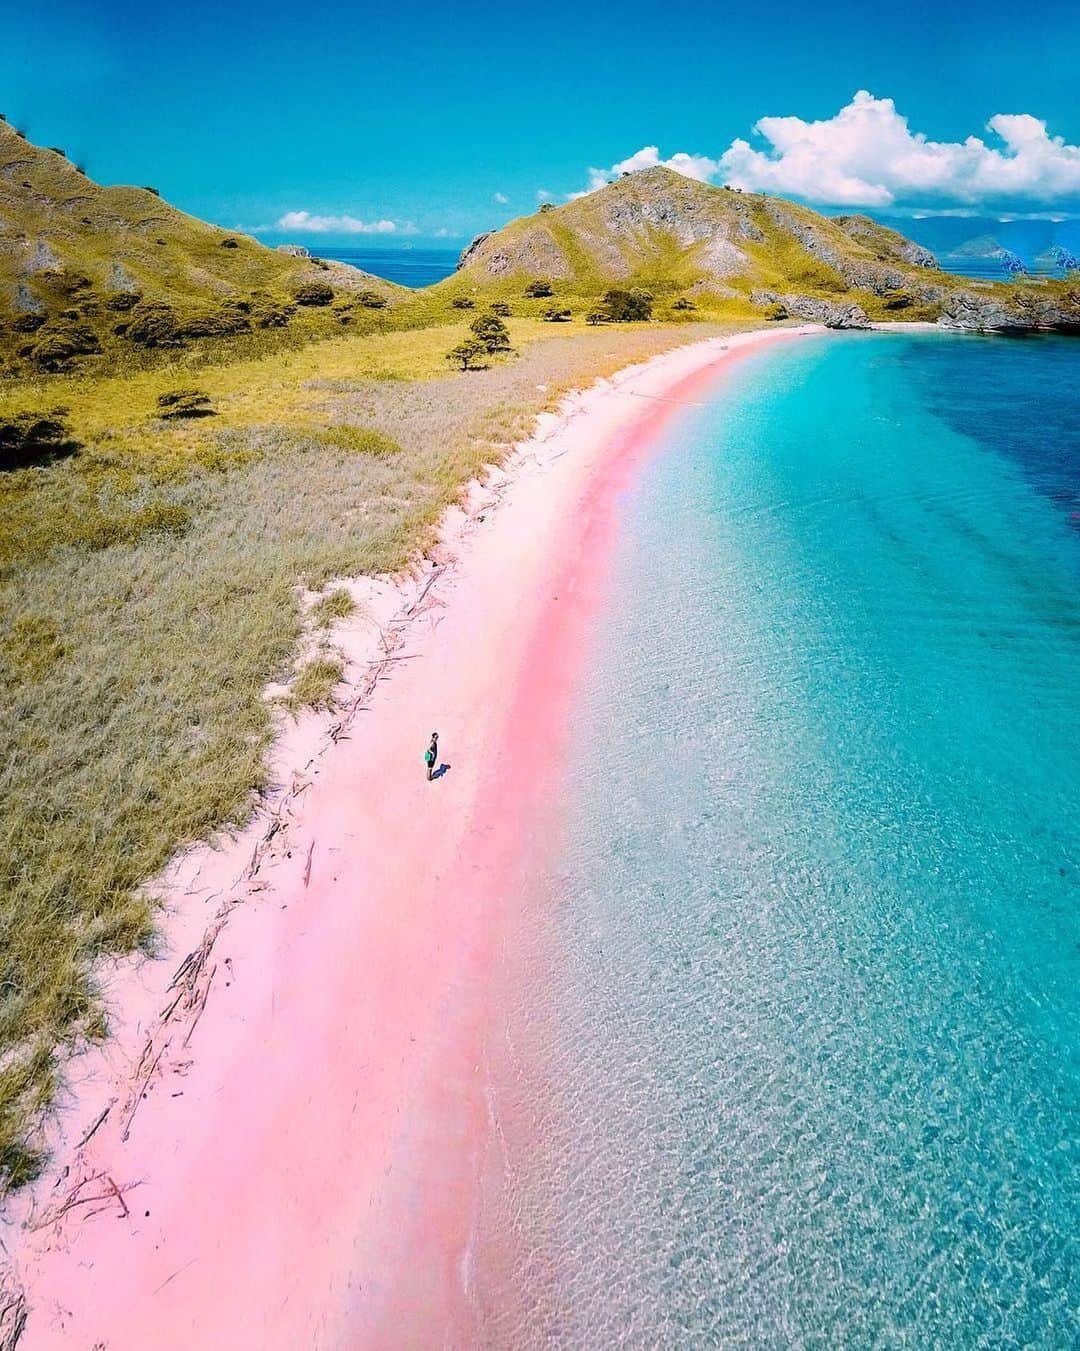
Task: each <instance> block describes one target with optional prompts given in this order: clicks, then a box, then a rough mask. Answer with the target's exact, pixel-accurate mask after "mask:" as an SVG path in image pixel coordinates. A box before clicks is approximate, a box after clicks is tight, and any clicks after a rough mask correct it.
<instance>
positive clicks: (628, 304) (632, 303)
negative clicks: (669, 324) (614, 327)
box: [604, 287, 653, 324]
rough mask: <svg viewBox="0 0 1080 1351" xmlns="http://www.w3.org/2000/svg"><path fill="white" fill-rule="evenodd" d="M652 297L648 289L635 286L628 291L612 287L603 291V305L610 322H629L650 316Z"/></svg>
mask: <svg viewBox="0 0 1080 1351" xmlns="http://www.w3.org/2000/svg"><path fill="white" fill-rule="evenodd" d="M652 302H653V298H652V296H651V295H650V294H649V293H648V291H640V290H638V289H637V288H636V287H635V288H633V289H632V290H630V291H621V290H618V289H617V288H613V289H612V290H610V291H605V292H604V305H605V307H606V309H607V312H608V314H609V316H610V317H611V321H612V323H616V324H629V323H631V322H633V321H634V320H641V319H651V318H652Z"/></svg>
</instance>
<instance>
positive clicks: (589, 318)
mask: <svg viewBox="0 0 1080 1351" xmlns="http://www.w3.org/2000/svg"><path fill="white" fill-rule="evenodd" d="M610 321H611V315H610V314H608V312H607V310H606V309H605V308H604V306H603V305H594V306H593V307H592V309H591V310H590V311H589V312H588V314H587V315H586V316H585V322H586V323H587V324H593V325H594V326H595V325H596V324H606V323H610Z"/></svg>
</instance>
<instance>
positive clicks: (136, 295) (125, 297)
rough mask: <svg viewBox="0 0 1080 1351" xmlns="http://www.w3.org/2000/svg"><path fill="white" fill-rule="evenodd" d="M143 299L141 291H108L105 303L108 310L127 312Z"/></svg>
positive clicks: (119, 312) (118, 312)
mask: <svg viewBox="0 0 1080 1351" xmlns="http://www.w3.org/2000/svg"><path fill="white" fill-rule="evenodd" d="M141 300H142V292H141V291H106V293H105V297H104V300H103V302H102V303H103V304H104V306H105V308H106V309H107V310H114V311H115V312H116V313H117V314H126V313H127V312H128V310H133V309H134V308H135V306H136V305H138V303H139V302H140V301H141Z"/></svg>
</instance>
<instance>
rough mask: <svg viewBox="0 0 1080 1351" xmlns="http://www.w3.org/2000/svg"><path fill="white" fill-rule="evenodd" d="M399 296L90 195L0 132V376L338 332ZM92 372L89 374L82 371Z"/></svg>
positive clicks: (51, 155) (394, 290)
mask: <svg viewBox="0 0 1080 1351" xmlns="http://www.w3.org/2000/svg"><path fill="white" fill-rule="evenodd" d="M403 295H407V292H405V290H404V288H402V287H397V286H393V285H392V284H391V283H389V282H385V281H382V280H380V279H378V278H376V277H371V276H368V275H367V274H365V273H362V272H359V271H357V270H356V269H353V268H346V267H342V266H341V265H339V264H325V263H321V262H319V260H313V259H309V258H296V257H290V256H288V255H286V254H284V253H280V252H277V251H276V250H274V249H269V248H266V247H264V246H263V245H262V244H259V243H257V242H256V241H255V240H254V239H251V238H249V237H247V236H245V235H240V234H236V233H234V232H229V231H225V230H220V229H217V228H216V227H214V226H211V225H207V224H205V223H204V222H203V221H200V220H196V219H195V218H194V217H192V216H187V215H185V214H184V213H183V212H181V211H177V210H176V208H175V207H172V206H170V205H169V204H168V203H167V202H165V201H163V200H162V199H161V197H160V196H158V194H157V192H156V191H155V190H154V189H153V188H146V187H101V186H100V185H99V184H97V183H94V182H93V181H92V180H91V179H89V178H87V176H86V174H85V173H83V172H82V170H81V169H79V168H78V167H77V166H76V165H74V164H72V163H71V162H70V161H69V160H68V159H67V158H66V157H65V155H64V154H63V152H62V151H60V150H58V149H43V148H41V147H39V146H35V145H32V144H31V143H30V142H29V141H27V140H26V139H25V138H24V137H23V136H21V135H20V133H19V132H17V131H16V130H15V129H14V128H12V127H10V126H9V125H8V124H7V123H6V122H3V121H0V372H2V373H4V374H8V375H11V374H16V375H19V374H30V373H34V372H57V371H64V370H68V369H71V368H72V367H73V366H76V365H80V366H81V365H85V364H87V359H88V358H89V359H92V358H97V357H100V358H103V360H102V361H98V362H97V363H96V364H105V365H112V364H115V360H114V359H115V358H118V357H125V356H126V357H129V358H130V357H134V356H136V355H137V354H139V353H142V352H146V351H147V350H151V349H169V348H176V347H178V346H185V345H187V344H190V343H192V342H197V341H199V340H200V339H204V338H222V337H229V338H235V337H236V336H238V335H243V334H247V333H258V332H260V331H261V332H262V333H264V334H266V333H272V332H274V331H278V332H280V331H281V330H283V329H286V328H290V327H294V326H295V327H298V328H299V330H300V331H301V332H302V334H303V335H304V336H308V335H310V336H316V335H317V334H319V333H321V332H324V331H325V332H340V328H341V322H342V317H343V315H344V316H346V318H347V317H348V316H349V315H350V314H351V313H352V312H353V311H354V310H356V309H357V308H360V309H364V308H366V307H368V306H366V305H365V302H370V307H372V308H382V307H385V306H387V305H391V306H392V305H393V304H394V303H395V302H396V301H397V300H399V299H400V297H402V296H403ZM89 364H91V365H93V364H95V363H94V362H93V361H92V360H91V361H90V363H89Z"/></svg>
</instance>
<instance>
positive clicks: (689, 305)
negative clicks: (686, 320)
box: [671, 296, 697, 310]
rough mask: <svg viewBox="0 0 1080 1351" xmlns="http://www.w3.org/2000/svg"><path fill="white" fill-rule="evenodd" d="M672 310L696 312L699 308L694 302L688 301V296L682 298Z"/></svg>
mask: <svg viewBox="0 0 1080 1351" xmlns="http://www.w3.org/2000/svg"><path fill="white" fill-rule="evenodd" d="M671 308H672V309H673V310H696V309H697V306H696V305H695V304H694V302H693V301H692V300H687V298H686V296H680V297H679V298H678V300H676V301H675V303H674V305H672V307H671Z"/></svg>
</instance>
